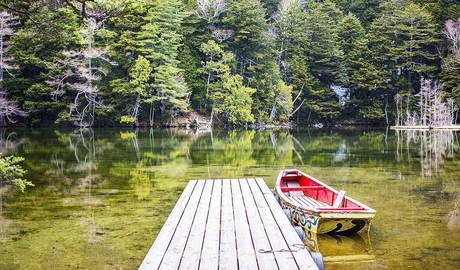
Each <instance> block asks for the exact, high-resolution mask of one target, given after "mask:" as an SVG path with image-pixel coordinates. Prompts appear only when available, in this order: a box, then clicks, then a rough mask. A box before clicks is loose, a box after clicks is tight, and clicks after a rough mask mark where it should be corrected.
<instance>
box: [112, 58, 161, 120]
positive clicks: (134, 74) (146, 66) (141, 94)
mask: <svg viewBox="0 0 460 270" xmlns="http://www.w3.org/2000/svg"><path fill="white" fill-rule="evenodd" d="M151 73H152V67H151V65H150V62H149V61H148V60H147V59H146V58H145V57H143V56H142V55H139V56H138V57H137V59H136V62H135V64H134V66H133V67H132V68H131V70H130V77H131V80H130V81H129V85H128V86H127V87H123V88H118V89H120V90H121V91H120V92H121V93H122V94H126V95H128V96H132V97H134V99H135V101H134V105H133V107H132V109H131V110H130V113H129V115H124V116H122V117H121V120H120V122H122V123H129V124H135V125H136V126H138V125H139V112H140V108H141V105H142V103H143V102H147V103H148V102H154V101H155V100H151V98H150V99H149V98H148V86H149V85H148V81H149V80H150V76H151Z"/></svg>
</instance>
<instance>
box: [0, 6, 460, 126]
mask: <svg viewBox="0 0 460 270" xmlns="http://www.w3.org/2000/svg"><path fill="white" fill-rule="evenodd" d="M422 86H423V87H424V88H430V87H431V86H433V87H435V88H436V89H438V90H439V89H441V90H442V91H438V92H439V96H438V97H437V98H438V99H440V100H441V99H442V100H444V101H448V103H449V104H450V105H451V109H452V111H453V112H455V113H457V112H458V108H460V2H458V1H457V0H325V1H314V0H110V1H109V0H2V1H1V2H0V126H2V125H22V126H50V125H60V126H77V127H92V126H123V125H124V126H175V125H180V121H181V120H180V119H183V118H187V117H188V118H194V117H195V118H196V117H197V116H202V117H204V118H205V119H208V120H209V119H210V121H211V122H212V121H214V123H216V124H217V125H222V126H229V127H245V126H248V125H250V124H253V125H283V124H286V123H295V124H297V125H314V124H317V123H321V124H325V125H337V124H342V125H344V124H350V125H354V124H372V125H390V124H393V123H394V122H395V121H397V122H398V121H400V120H399V119H396V118H398V114H397V111H398V109H399V106H402V105H401V104H405V105H404V106H405V107H406V108H407V110H409V109H408V108H409V107H413V106H416V104H415V103H414V101H412V100H410V98H411V97H414V96H417V95H419V94H420V93H421V92H423V91H421V89H422V88H423V87H422ZM401 100H403V101H404V100H406V102H401ZM440 102H441V101H440ZM456 121H457V120H456V119H454V122H456Z"/></svg>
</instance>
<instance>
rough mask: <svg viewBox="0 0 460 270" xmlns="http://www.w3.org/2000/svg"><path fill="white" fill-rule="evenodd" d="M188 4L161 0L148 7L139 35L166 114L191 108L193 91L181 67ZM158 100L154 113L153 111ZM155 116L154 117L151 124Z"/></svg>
mask: <svg viewBox="0 0 460 270" xmlns="http://www.w3.org/2000/svg"><path fill="white" fill-rule="evenodd" d="M185 15H186V14H185V12H184V5H183V4H182V2H181V1H179V0H159V1H158V2H155V3H154V4H153V5H152V6H151V7H149V8H148V12H147V16H146V18H145V20H146V21H147V23H146V24H145V25H143V26H142V27H141V31H140V32H139V33H138V35H137V39H138V50H139V52H140V53H141V54H142V55H144V56H145V58H147V59H149V60H150V61H151V63H152V65H153V67H154V72H153V74H152V77H153V82H152V89H153V90H154V91H153V92H151V93H150V95H151V96H152V97H153V96H155V95H156V96H158V100H159V103H160V110H161V112H162V113H166V114H168V115H169V116H170V117H175V116H176V115H177V114H178V113H180V112H185V111H186V110H187V109H188V103H189V94H188V87H187V84H186V82H185V80H184V76H183V74H182V70H181V69H180V68H179V67H178V65H179V62H180V61H179V59H178V52H179V51H178V50H179V47H180V46H181V42H182V39H183V35H182V33H181V25H182V23H183V19H184V17H185ZM153 105H154V103H152V107H151V113H150V115H151V116H152V114H153V110H154V107H153ZM152 121H153V119H152V118H151V124H153V123H152Z"/></svg>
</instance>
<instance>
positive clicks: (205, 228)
mask: <svg viewBox="0 0 460 270" xmlns="http://www.w3.org/2000/svg"><path fill="white" fill-rule="evenodd" d="M139 269H142V270H146V269H149V270H150V269H155V270H156V269H206V270H207V269H312V270H315V269H318V268H317V266H316V265H315V263H314V262H313V260H312V258H311V256H310V254H309V252H308V250H307V249H305V248H303V244H302V241H301V240H300V238H299V236H297V234H296V232H295V230H294V229H293V227H292V226H291V224H290V222H289V221H288V219H287V218H286V216H285V215H284V213H283V211H282V209H281V207H280V206H279V205H278V203H277V202H276V200H275V198H274V197H273V194H272V193H271V191H270V189H269V188H268V187H267V185H266V184H265V182H264V181H263V180H262V179H260V178H258V179H223V180H192V181H190V182H189V184H188V185H187V186H186V188H185V189H184V191H183V193H182V195H181V196H180V197H179V200H178V201H177V203H176V206H175V207H174V209H173V210H172V212H171V214H170V216H169V217H168V219H167V220H166V222H165V224H164V225H163V228H162V229H161V230H160V232H159V234H158V236H157V238H156V240H155V242H154V244H153V245H152V247H151V248H150V250H149V251H148V253H147V255H146V256H145V258H144V260H143V261H142V264H141V265H140V267H139Z"/></svg>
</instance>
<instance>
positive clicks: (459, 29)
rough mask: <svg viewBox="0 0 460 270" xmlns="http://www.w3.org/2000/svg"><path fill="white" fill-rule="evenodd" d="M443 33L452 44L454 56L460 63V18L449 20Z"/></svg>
mask: <svg viewBox="0 0 460 270" xmlns="http://www.w3.org/2000/svg"><path fill="white" fill-rule="evenodd" d="M443 34H444V35H445V36H446V38H447V40H448V41H449V43H450V44H451V50H452V56H453V58H454V59H455V61H457V62H459V63H460V18H459V19H458V20H457V21H453V20H448V21H447V22H446V26H445V28H444V31H443ZM457 68H458V67H457Z"/></svg>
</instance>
